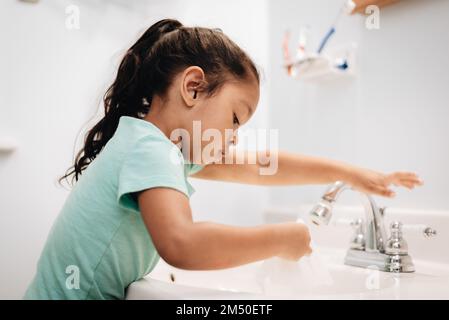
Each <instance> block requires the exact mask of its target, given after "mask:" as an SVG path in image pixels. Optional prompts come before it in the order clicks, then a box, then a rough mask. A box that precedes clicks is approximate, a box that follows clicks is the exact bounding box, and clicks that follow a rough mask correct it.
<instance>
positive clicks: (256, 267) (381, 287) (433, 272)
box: [127, 248, 449, 299]
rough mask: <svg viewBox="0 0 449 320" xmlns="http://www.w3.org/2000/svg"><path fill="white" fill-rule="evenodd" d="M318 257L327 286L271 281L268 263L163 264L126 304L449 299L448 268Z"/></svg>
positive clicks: (293, 279) (331, 253)
mask: <svg viewBox="0 0 449 320" xmlns="http://www.w3.org/2000/svg"><path fill="white" fill-rule="evenodd" d="M320 254H321V255H322V257H324V260H322V261H324V263H325V266H326V275H325V276H326V277H328V279H327V280H326V281H323V279H322V275H318V276H317V275H315V279H313V278H314V277H313V276H312V277H311V276H310V274H305V275H304V274H300V273H298V272H296V273H295V272H289V271H286V272H284V273H283V274H282V272H280V273H279V272H278V274H277V277H271V278H268V277H267V275H268V274H269V273H267V272H268V271H267V265H266V264H264V262H257V263H252V264H248V265H244V266H241V267H236V268H230V269H225V270H214V271H187V270H181V269H177V268H174V267H172V266H170V265H168V264H167V263H165V262H164V261H163V260H162V259H161V260H160V261H159V263H158V264H157V266H156V267H155V268H154V270H153V271H152V272H151V273H150V274H149V275H148V276H146V277H145V278H144V279H141V280H139V281H137V282H135V283H133V284H132V285H131V286H130V287H129V289H128V292H127V299H448V298H449V266H447V265H442V264H435V263H429V262H427V263H426V262H421V261H415V264H416V267H417V272H415V273H401V274H395V273H386V272H382V271H378V270H375V269H364V268H358V267H352V266H347V265H344V264H343V257H344V251H343V250H335V249H325V248H320ZM264 268H265V269H264ZM280 270H281V271H282V269H280ZM302 272H306V271H304V270H303V271H302ZM271 275H273V273H271ZM287 275H288V277H287Z"/></svg>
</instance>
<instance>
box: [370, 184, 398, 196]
mask: <svg viewBox="0 0 449 320" xmlns="http://www.w3.org/2000/svg"><path fill="white" fill-rule="evenodd" d="M374 192H375V193H376V194H378V195H380V196H383V197H390V198H391V197H394V196H395V195H396V194H395V193H394V191H393V190H391V189H388V188H387V187H381V186H379V187H377V188H376V190H375V191H374Z"/></svg>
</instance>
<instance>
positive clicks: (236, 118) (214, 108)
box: [181, 67, 259, 164]
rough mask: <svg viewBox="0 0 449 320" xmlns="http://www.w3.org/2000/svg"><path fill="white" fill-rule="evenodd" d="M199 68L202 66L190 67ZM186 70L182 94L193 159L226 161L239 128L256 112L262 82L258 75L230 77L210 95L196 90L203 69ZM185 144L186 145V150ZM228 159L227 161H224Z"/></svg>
mask: <svg viewBox="0 0 449 320" xmlns="http://www.w3.org/2000/svg"><path fill="white" fill-rule="evenodd" d="M190 68H198V67H190ZM190 68H188V69H187V70H186V71H187V72H184V73H183V75H184V81H183V84H182V89H181V91H183V93H182V94H181V95H182V96H183V98H184V100H185V102H186V105H187V107H188V108H187V109H184V110H186V112H185V114H184V115H183V118H184V120H183V128H184V129H185V130H187V131H188V132H189V134H190V148H189V151H190V152H186V153H187V154H188V153H190V159H189V160H190V161H191V162H193V163H197V164H209V163H213V162H219V161H223V158H224V156H225V155H227V154H228V153H229V147H230V146H231V145H232V144H237V131H238V129H239V128H240V127H241V126H242V125H244V124H245V123H246V122H248V120H249V119H250V118H251V116H252V115H253V114H254V112H255V111H256V107H257V104H258V102H259V84H258V82H257V80H256V78H255V77H252V78H250V79H248V80H228V81H226V82H225V83H224V84H223V86H221V87H220V88H219V89H218V91H216V92H215V93H214V94H213V95H212V96H210V97H208V96H207V93H206V92H201V91H197V90H195V87H196V86H197V85H198V77H202V75H201V73H202V70H201V69H200V68H198V69H199V70H197V69H193V70H190V71H191V73H189V69H190ZM185 147H186V145H185V143H184V142H183V145H182V148H183V153H184V155H185V156H186V153H185ZM223 162H224V161H223Z"/></svg>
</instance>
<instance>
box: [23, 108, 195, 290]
mask: <svg viewBox="0 0 449 320" xmlns="http://www.w3.org/2000/svg"><path fill="white" fill-rule="evenodd" d="M201 169H202V166H200V165H195V164H191V163H188V162H187V161H186V160H185V159H184V157H183V156H182V153H181V151H180V150H179V148H178V147H177V146H176V145H175V144H173V143H172V142H171V141H170V140H169V139H168V138H167V137H166V136H165V135H164V134H163V133H162V131H161V130H160V129H159V128H158V127H156V126H155V125H153V124H152V123H151V122H148V121H146V120H142V119H137V118H132V117H127V116H122V117H121V118H120V122H119V125H118V128H117V130H116V132H115V134H114V136H113V137H112V138H111V140H109V142H108V143H107V144H106V146H105V147H104V149H103V150H102V151H101V152H100V154H99V155H98V156H97V157H96V158H95V160H94V161H92V163H91V164H90V165H89V166H88V168H87V169H86V170H85V171H84V172H83V174H82V176H81V177H80V179H79V180H78V182H77V183H76V184H75V186H74V188H73V189H72V191H71V192H70V194H69V196H68V198H67V199H66V202H65V203H64V206H63V208H62V210H61V212H60V213H59V215H58V217H57V219H56V221H55V223H54V224H53V226H52V228H51V231H50V233H49V235H48V238H47V241H46V244H45V247H44V249H43V252H42V254H41V256H40V258H39V262H38V265H37V272H36V275H35V277H34V279H33V281H32V283H31V284H30V285H29V287H28V289H27V291H26V293H25V296H24V298H25V299H123V298H125V294H126V288H127V287H128V286H129V285H130V284H131V283H132V282H134V281H136V280H138V279H140V278H142V277H144V276H145V275H146V274H148V273H149V272H150V271H151V270H152V269H153V268H154V266H155V265H156V263H157V262H158V260H159V258H160V257H159V255H158V252H157V251H156V248H155V247H154V244H153V242H152V239H151V236H150V234H149V233H148V231H147V229H146V227H145V224H144V222H143V220H142V217H141V215H140V211H139V207H138V204H137V203H136V201H135V200H134V198H133V197H132V196H131V194H132V193H133V192H137V191H141V190H145V189H149V188H154V187H168V188H172V189H175V190H178V191H180V192H182V193H184V194H185V195H186V196H187V197H190V196H191V195H192V194H193V192H194V191H195V190H194V189H193V187H192V186H191V185H190V184H189V182H188V180H187V177H188V176H189V175H191V174H194V173H196V172H198V171H199V170H201Z"/></svg>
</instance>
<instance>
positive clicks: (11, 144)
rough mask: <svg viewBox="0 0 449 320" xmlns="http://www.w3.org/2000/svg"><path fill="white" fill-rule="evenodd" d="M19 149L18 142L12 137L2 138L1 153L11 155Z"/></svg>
mask: <svg viewBox="0 0 449 320" xmlns="http://www.w3.org/2000/svg"><path fill="white" fill-rule="evenodd" d="M16 149H17V141H16V140H15V139H13V138H11V137H0V153H10V152H13V151H14V150H16Z"/></svg>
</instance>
